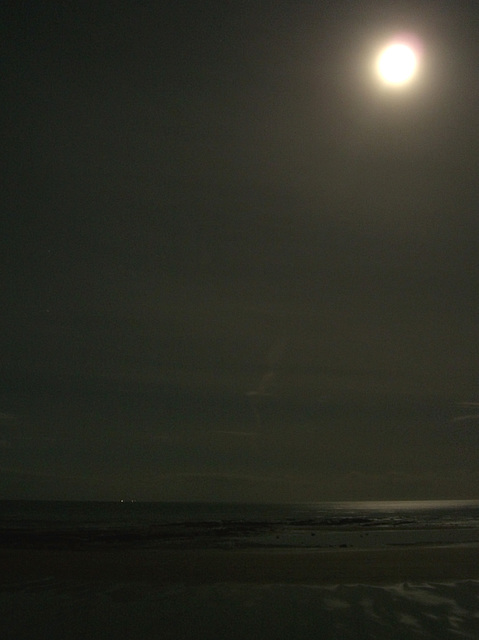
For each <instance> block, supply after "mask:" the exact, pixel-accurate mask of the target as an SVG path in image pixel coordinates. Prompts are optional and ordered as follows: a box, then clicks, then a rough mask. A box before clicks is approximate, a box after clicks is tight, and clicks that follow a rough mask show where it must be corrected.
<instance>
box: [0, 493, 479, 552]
mask: <svg viewBox="0 0 479 640" xmlns="http://www.w3.org/2000/svg"><path fill="white" fill-rule="evenodd" d="M476 541H479V501H477V500H462V501H457V500H441V501H439V500H428V501H398V502H387V501H384V502H377V501H376V502H373V501H371V502H316V503H293V504H243V503H215V502H209V503H201V502H190V503H189V502H136V501H131V500H119V501H116V502H80V501H72V502H62V501H58V502H57V501H15V500H12V501H10V500H5V501H0V544H1V545H3V546H6V545H7V546H8V545H11V546H17V547H21V546H29V547H41V546H44V545H47V546H48V547H49V548H52V547H54V546H55V545H57V546H68V547H72V546H84V545H90V546H99V545H103V546H115V545H116V546H143V547H167V548H187V547H193V548H198V547H207V548H215V547H216V548H244V547H289V548H294V547H301V548H305V547H307V548H314V547H331V548H332V547H344V546H349V547H372V546H374V547H378V546H388V545H392V544H414V543H417V544H425V543H431V544H436V543H453V542H454V543H456V544H458V543H468V542H476Z"/></svg>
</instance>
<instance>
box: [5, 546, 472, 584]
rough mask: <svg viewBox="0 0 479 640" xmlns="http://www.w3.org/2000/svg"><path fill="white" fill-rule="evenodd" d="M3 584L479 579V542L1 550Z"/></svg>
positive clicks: (333, 582) (316, 582) (393, 581)
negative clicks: (370, 546)
mask: <svg viewBox="0 0 479 640" xmlns="http://www.w3.org/2000/svg"><path fill="white" fill-rule="evenodd" d="M0 564H1V566H2V567H3V572H2V573H3V577H2V582H3V583H5V582H10V583H11V582H16V581H23V580H36V579H44V578H53V579H59V580H87V581H93V582H102V581H133V582H149V583H157V584H162V585H163V584H175V583H186V584H212V583H225V582H237V583H258V584H264V583H284V584H338V583H340V584H355V583H367V584H386V583H396V582H427V581H442V580H466V579H467V580H469V579H479V545H478V544H463V545H457V546H455V545H444V546H398V547H394V548H378V549H331V550H330V549H328V550H317V549H314V550H305V549H290V550H286V549H264V550H262V549H253V550H252V549H230V550H224V549H185V550H177V549H175V550H168V549H94V550H85V549H74V550H65V549H51V550H49V549H0Z"/></svg>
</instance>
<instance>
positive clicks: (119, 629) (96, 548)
mask: <svg viewBox="0 0 479 640" xmlns="http://www.w3.org/2000/svg"><path fill="white" fill-rule="evenodd" d="M478 541H479V501H422V502H418V501H415V502H335V503H331V502H318V503H306V504H220V503H165V502H163V503H162V502H155V503H152V502H150V503H147V502H134V501H126V500H125V501H117V502H48V501H45V502H43V501H3V502H0V551H1V553H0V557H4V558H5V557H6V556H5V554H7V555H8V554H10V553H15V554H20V557H23V555H22V554H24V558H25V560H24V562H28V558H30V557H31V554H32V553H37V551H36V550H39V553H40V554H43V555H44V557H49V556H48V554H52V553H56V552H57V551H58V550H60V551H61V550H62V549H65V548H66V549H69V550H71V549H73V550H74V551H75V552H76V550H78V553H79V554H80V555H81V553H83V552H84V551H85V550H86V552H87V553H88V555H89V556H90V557H91V555H92V554H95V553H96V554H97V556H96V557H98V558H100V556H103V553H102V551H103V550H104V549H108V550H110V549H111V550H113V553H114V554H115V557H116V555H117V556H118V558H119V561H120V562H121V558H122V557H124V556H123V555H122V554H124V553H126V552H128V550H131V549H133V550H135V549H137V548H138V549H139V550H140V553H142V554H143V552H144V550H145V549H146V550H147V553H148V554H152V553H153V554H154V553H155V549H162V550H164V549H171V550H172V553H177V552H178V550H182V549H187V550H188V557H192V556H194V555H195V553H196V552H195V551H194V550H195V549H219V550H222V551H220V552H219V553H220V554H223V555H225V556H227V554H228V550H229V549H233V550H235V549H250V550H254V549H256V548H258V549H260V550H266V553H268V551H267V550H268V549H272V550H273V551H272V553H274V554H276V553H280V552H281V549H286V550H294V549H298V550H299V551H298V552H299V553H301V552H302V551H301V550H302V549H314V548H322V549H329V548H331V549H340V548H342V547H348V548H354V547H362V548H366V549H367V548H368V547H376V548H377V547H380V548H387V547H388V546H395V545H422V544H426V545H436V544H437V545H442V546H444V545H470V544H475V543H477V542H478ZM117 549H118V550H119V553H118V554H116V550H117ZM44 550H46V553H45V554H44ZM90 550H91V553H90V552H89V551H90ZM191 550H193V551H191ZM180 552H181V551H180ZM2 553H3V555H1V554H2ZM161 553H164V551H162V552H161ZM208 553H209V552H208ZM345 553H347V551H346V552H345ZM29 554H30V555H29ZM215 554H216V552H215ZM365 555H366V557H367V552H366V554H365ZM60 557H62V554H61V553H60ZM99 565H101V563H100V562H99ZM25 575H26V574H25ZM0 637H1V638H2V639H4V640H46V639H48V640H60V639H68V640H70V639H71V640H77V639H78V640H79V639H80V638H81V639H82V640H84V639H85V638H88V639H89V640H104V639H110V638H114V639H115V640H126V639H128V640H136V639H141V640H154V639H155V640H157V639H158V640H159V639H161V640H164V639H166V640H210V639H211V640H213V639H215V640H219V639H220V640H254V639H257V640H270V639H271V640H272V639H274V640H297V639H301V640H308V639H313V638H314V639H315V640H412V639H419V638H421V639H425V638H426V639H431V640H432V639H435V640H437V639H439V640H441V639H451V640H452V639H454V640H457V639H468V640H477V639H479V580H456V581H445V582H423V583H419V584H415V583H410V582H396V583H394V582H393V583H391V584H342V583H338V584H331V585H325V584H317V585H316V584H290V583H288V581H284V582H277V581H276V582H271V583H269V584H265V583H261V582H260V581H259V582H258V583H249V584H242V583H238V582H233V581H231V582H230V581H223V582H218V583H207V584H206V583H205V584H201V583H198V584H192V583H188V582H182V581H181V579H179V580H176V581H175V582H174V583H171V584H155V583H154V582H151V581H145V582H141V581H138V580H133V579H131V580H130V579H129V578H128V576H123V577H122V578H121V579H119V578H111V579H110V578H109V577H108V576H104V577H103V579H102V580H100V581H92V580H78V579H75V580H73V579H71V580H70V579H68V578H65V577H62V578H59V577H55V576H52V575H49V574H48V570H47V571H46V572H45V574H44V575H41V576H36V577H35V578H26V577H23V578H19V577H18V576H16V575H12V574H9V573H8V572H6V570H2V567H1V566H0Z"/></svg>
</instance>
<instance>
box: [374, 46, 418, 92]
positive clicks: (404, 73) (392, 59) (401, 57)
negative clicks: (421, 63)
mask: <svg viewBox="0 0 479 640" xmlns="http://www.w3.org/2000/svg"><path fill="white" fill-rule="evenodd" d="M416 69H417V55H416V53H415V51H414V49H413V48H412V47H410V46H409V45H407V44H405V43H402V42H395V43H393V44H390V45H388V46H387V47H385V48H384V49H383V50H382V51H381V53H380V54H379V56H378V59H377V72H378V74H379V76H380V78H381V79H382V81H383V82H385V83H386V84H389V85H397V86H399V85H403V84H406V83H407V82H409V81H410V80H412V78H413V77H414V74H415V72H416Z"/></svg>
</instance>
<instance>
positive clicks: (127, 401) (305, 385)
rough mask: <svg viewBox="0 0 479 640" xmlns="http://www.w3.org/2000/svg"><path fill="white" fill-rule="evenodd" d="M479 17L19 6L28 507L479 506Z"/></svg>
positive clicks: (336, 6)
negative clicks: (386, 55) (411, 502)
mask: <svg viewBox="0 0 479 640" xmlns="http://www.w3.org/2000/svg"><path fill="white" fill-rule="evenodd" d="M476 5H477V3H476V2H472V1H471V2H467V1H465V0H464V1H461V2H453V1H452V0H451V1H450V2H441V1H440V0H439V1H438V0H435V1H434V2H432V1H431V2H420V1H419V0H418V1H417V2H394V3H385V2H374V1H370V2H369V1H368V0H366V1H361V2H354V1H353V2H346V1H345V0H344V1H343V0H335V1H334V2H333V1H331V2H329V1H323V2H317V1H316V2H313V1H310V2H308V1H306V0H304V1H303V0H296V1H294V2H293V0H278V1H275V2H266V1H265V2H261V1H259V0H257V1H255V2H253V1H251V2H247V1H246V2H221V1H219V0H218V1H217V2H215V1H213V0H207V1H206V2H200V3H190V2H188V3H186V2H185V3H183V2H171V3H162V2H155V1H154V0H151V1H148V0H145V1H140V0H137V1H136V2H135V1H133V0H131V1H130V2H104V3H102V2H87V1H85V2H73V1H71V2H70V1H64V2H60V1H58V2H47V1H45V2H40V1H38V2H18V1H13V0H12V1H10V0H4V1H3V2H2V3H1V9H0V11H1V16H0V23H1V30H2V32H1V41H2V55H1V87H2V93H1V97H2V100H1V104H2V108H1V113H2V145H1V152H2V161H3V162H2V177H3V189H2V215H1V223H2V225H1V235H0V242H1V260H2V266H1V287H2V293H1V303H0V304H1V314H0V349H1V363H0V383H1V387H0V497H2V498H66V499H70V498H87V499H119V498H130V497H132V498H136V499H159V500H161V499H168V500H186V499H194V500H245V501H250V500H255V501H283V500H284V501H289V500H293V501H294V500H327V499H340V500H341V499H343V500H352V499H375V498H377V499H388V498H392V499H400V498H407V499H409V498H455V497H457V498H478V497H479V494H478V488H477V487H478V486H479V484H478V483H479V431H478V429H479V418H478V419H477V420H476V419H474V418H469V419H465V420H459V419H456V418H458V417H460V416H465V415H468V414H469V415H471V414H472V415H474V414H475V412H476V410H475V408H474V407H469V408H466V407H459V406H457V403H460V402H463V401H474V400H476V399H477V398H478V395H477V391H478V389H477V383H478V380H479V351H478V346H479V344H478V328H479V327H478V319H479V318H478V316H479V309H478V295H479V258H478V256H479V221H478V213H479V212H478V202H479V179H478V178H479V176H478V166H479V147H478V145H479V142H478V140H479V109H478V104H479V76H478V69H479V9H478V8H477V6H476ZM404 32H408V33H414V34H415V35H416V37H417V38H418V39H419V41H420V42H421V44H422V58H421V66H420V71H419V74H418V76H417V78H416V79H415V80H414V82H413V83H411V84H410V85H409V86H408V87H405V88H404V89H402V90H391V89H386V88H385V87H384V86H381V84H380V83H379V82H378V80H377V78H375V76H374V74H373V73H372V70H371V65H372V64H373V60H374V56H375V55H376V54H377V52H378V48H379V47H380V46H381V44H383V43H384V42H385V41H387V40H388V38H390V37H392V36H394V35H395V34H397V33H404ZM478 413H479V409H478Z"/></svg>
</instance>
